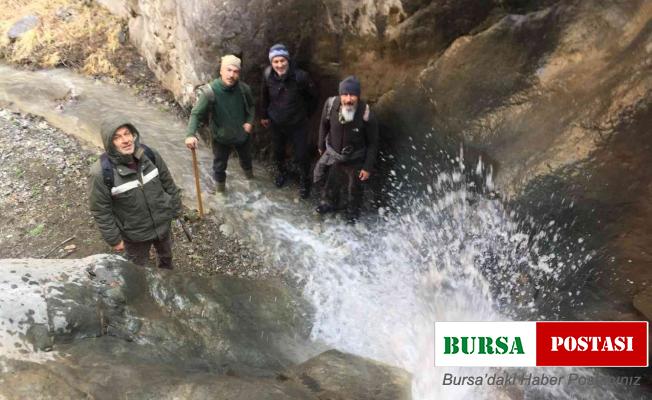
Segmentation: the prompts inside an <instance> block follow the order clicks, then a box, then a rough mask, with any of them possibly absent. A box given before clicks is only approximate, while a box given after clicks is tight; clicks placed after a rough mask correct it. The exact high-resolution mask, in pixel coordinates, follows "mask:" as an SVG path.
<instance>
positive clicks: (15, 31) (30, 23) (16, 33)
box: [7, 15, 39, 40]
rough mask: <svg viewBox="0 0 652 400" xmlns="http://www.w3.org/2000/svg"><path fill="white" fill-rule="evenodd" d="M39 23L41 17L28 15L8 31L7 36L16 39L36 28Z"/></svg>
mask: <svg viewBox="0 0 652 400" xmlns="http://www.w3.org/2000/svg"><path fill="white" fill-rule="evenodd" d="M38 23H39V17H37V16H36V15H28V16H26V17H23V18H21V19H20V20H18V22H16V23H15V24H14V25H13V26H12V27H11V28H9V30H8V31H7V37H8V38H9V39H10V40H16V39H18V38H20V37H21V36H23V35H24V34H25V33H27V32H29V31H31V30H32V29H34V28H36V26H37V25H38Z"/></svg>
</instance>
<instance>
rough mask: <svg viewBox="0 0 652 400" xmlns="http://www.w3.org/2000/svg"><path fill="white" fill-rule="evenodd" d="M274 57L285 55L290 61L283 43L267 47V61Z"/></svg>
mask: <svg viewBox="0 0 652 400" xmlns="http://www.w3.org/2000/svg"><path fill="white" fill-rule="evenodd" d="M274 57H285V59H286V60H288V61H290V52H289V51H288V48H287V47H285V45H284V44H281V43H277V44H275V45H274V46H272V47H270V48H269V62H272V59H273V58H274Z"/></svg>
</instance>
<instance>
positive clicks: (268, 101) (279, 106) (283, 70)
mask: <svg viewBox="0 0 652 400" xmlns="http://www.w3.org/2000/svg"><path fill="white" fill-rule="evenodd" d="M269 62H270V64H271V65H270V66H268V67H267V68H266V69H265V73H264V76H263V85H262V93H261V98H262V107H263V111H262V119H261V121H260V123H261V125H262V126H263V127H265V128H267V127H270V126H271V128H272V144H273V147H274V161H275V162H276V168H277V174H276V177H275V180H274V182H275V183H276V186H278V187H282V186H283V185H284V184H285V181H286V180H287V174H288V169H287V167H286V165H285V148H286V145H287V144H288V142H289V143H291V144H292V147H293V150H294V162H295V164H296V165H297V167H298V170H299V195H300V197H301V198H303V199H305V198H308V196H309V195H310V177H309V175H310V156H309V151H308V144H309V140H308V139H309V135H308V119H309V118H310V115H311V114H312V113H313V112H314V111H315V109H316V108H317V101H318V96H317V93H316V88H315V85H314V83H313V82H312V80H311V79H310V77H309V76H308V73H307V72H305V71H303V70H301V69H299V68H296V67H295V66H294V65H292V63H290V53H289V52H288V49H287V47H285V45H282V44H275V45H274V46H272V47H271V48H270V49H269Z"/></svg>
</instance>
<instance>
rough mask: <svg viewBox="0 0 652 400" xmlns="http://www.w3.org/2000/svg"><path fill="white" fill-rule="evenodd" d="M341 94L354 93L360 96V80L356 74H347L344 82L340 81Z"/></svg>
mask: <svg viewBox="0 0 652 400" xmlns="http://www.w3.org/2000/svg"><path fill="white" fill-rule="evenodd" d="M339 93H340V95H342V94H352V95H354V96H358V97H360V81H359V80H358V78H356V77H355V76H353V75H351V76H347V77H346V78H344V80H343V81H342V82H340V90H339Z"/></svg>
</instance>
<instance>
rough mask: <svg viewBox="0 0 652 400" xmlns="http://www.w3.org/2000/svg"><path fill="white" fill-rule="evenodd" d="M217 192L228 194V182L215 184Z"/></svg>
mask: <svg viewBox="0 0 652 400" xmlns="http://www.w3.org/2000/svg"><path fill="white" fill-rule="evenodd" d="M215 191H216V192H217V193H224V192H226V182H217V183H216V184H215Z"/></svg>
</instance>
